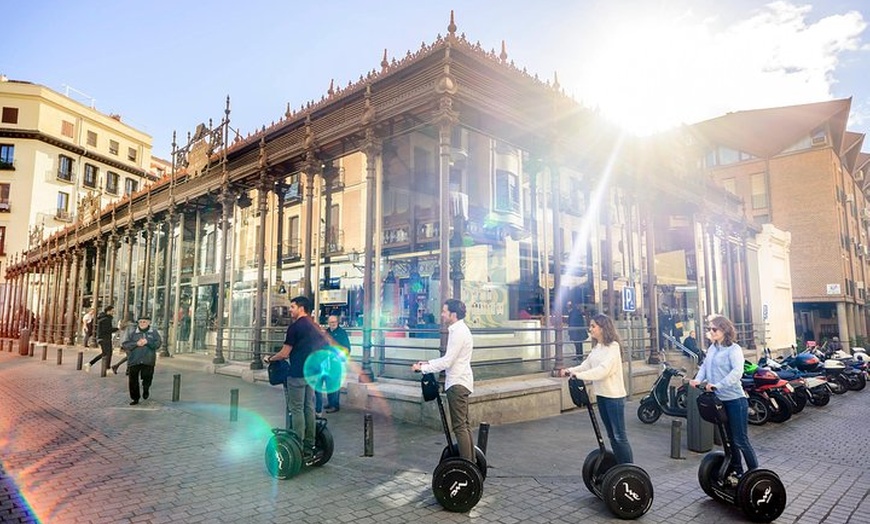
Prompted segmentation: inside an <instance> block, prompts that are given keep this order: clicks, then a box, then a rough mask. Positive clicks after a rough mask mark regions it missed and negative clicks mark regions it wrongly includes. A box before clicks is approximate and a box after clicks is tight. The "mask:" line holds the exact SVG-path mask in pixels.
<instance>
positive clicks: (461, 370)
mask: <svg viewBox="0 0 870 524" xmlns="http://www.w3.org/2000/svg"><path fill="white" fill-rule="evenodd" d="M465 312H466V310H465V303H463V302H462V301H461V300H457V299H455V298H451V299H449V300H447V301H446V302H444V305H443V306H442V307H441V322H443V323H444V324H446V325H447V332H448V335H447V351H446V352H445V353H444V356H443V357H441V358H436V359H434V360H430V361H428V362H427V361H420V362H416V363H414V364H413V365H411V370H412V371H419V372H422V373H439V372H441V371H445V370H446V372H447V380H446V382H445V383H444V391H445V393H447V405H448V406H449V408H450V421H451V422H452V423H453V433H454V434H455V435H456V442H457V445H458V446H459V456H460V457H462V458H464V459H465V460H470V461H472V462H475V460H476V457H475V454H474V440H473V438H472V436H471V424H470V423H469V422H468V397H469V396H470V395H471V393H473V392H474V373H473V372H472V370H471V353H472V351H473V350H474V339H473V338H472V337H471V330H470V329H468V326H467V325H466V324H465V320H464V319H465Z"/></svg>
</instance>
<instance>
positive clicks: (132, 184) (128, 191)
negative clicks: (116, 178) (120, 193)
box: [124, 178, 139, 196]
mask: <svg viewBox="0 0 870 524" xmlns="http://www.w3.org/2000/svg"><path fill="white" fill-rule="evenodd" d="M137 189H139V182H137V181H136V180H133V179H132V178H126V179H124V196H130V195H132V194H133V193H135V192H136V190H137Z"/></svg>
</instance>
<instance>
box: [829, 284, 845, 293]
mask: <svg viewBox="0 0 870 524" xmlns="http://www.w3.org/2000/svg"><path fill="white" fill-rule="evenodd" d="M827 288H828V294H829V295H840V294H842V291H840V284H828V285H827Z"/></svg>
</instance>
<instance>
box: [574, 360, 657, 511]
mask: <svg viewBox="0 0 870 524" xmlns="http://www.w3.org/2000/svg"><path fill="white" fill-rule="evenodd" d="M568 391H569V392H570V393H571V400H572V401H573V402H574V404H575V405H576V406H577V407H580V408H583V407H585V408H586V409H587V410H588V411H589V418H590V419H592V429H594V430H595V438H596V439H597V440H598V449H596V450H593V451H591V452H590V453H589V455H587V456H586V460H585V461H583V483H584V484H586V489H588V490H589V491H590V492H592V494H593V495H595V496H596V497H598V498H599V499H601V500H603V501H604V503H605V504H607V509H609V510H610V512H611V513H613V514H614V515H616V516H617V517H619V518H621V519H625V520H630V519H636V518H638V517H641V516H643V515H644V514H645V513H646V512H647V511H649V508H650V507H651V506H652V502H653V486H652V482H651V481H650V478H649V475H648V474H647V472H646V471H644V470H643V468H641V467H640V466H637V465H635V464H617V463H616V455H614V454H613V452H612V451H608V449H607V448H606V447H605V446H604V439H603V438H602V436H601V429H600V428H599V427H598V418H597V417H596V416H595V410H594V409H593V408H592V403H591V402H590V401H589V393H588V392H587V390H586V384H585V383H584V382H583V381H582V380H580V379H579V378H576V377H571V378H569V379H568Z"/></svg>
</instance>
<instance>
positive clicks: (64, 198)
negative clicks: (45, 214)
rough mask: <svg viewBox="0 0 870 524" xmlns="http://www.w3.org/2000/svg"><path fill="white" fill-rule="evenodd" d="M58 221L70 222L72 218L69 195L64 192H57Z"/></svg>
mask: <svg viewBox="0 0 870 524" xmlns="http://www.w3.org/2000/svg"><path fill="white" fill-rule="evenodd" d="M55 216H56V217H57V219H58V220H63V221H69V220H71V219H72V217H71V216H70V214H69V193H64V192H63V191H58V192H57V214H56V215H55Z"/></svg>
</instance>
